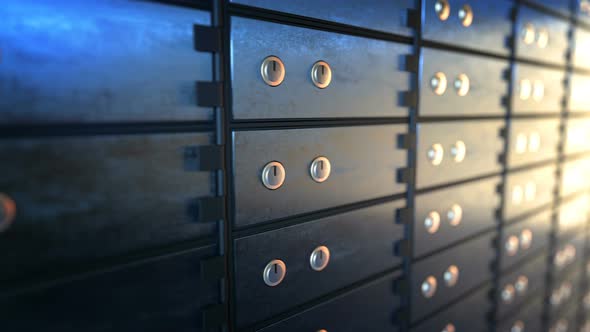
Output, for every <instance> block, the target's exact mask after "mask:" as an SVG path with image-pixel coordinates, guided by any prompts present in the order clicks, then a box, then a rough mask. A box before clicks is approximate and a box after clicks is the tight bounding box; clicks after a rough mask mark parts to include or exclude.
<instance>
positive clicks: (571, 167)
mask: <svg viewBox="0 0 590 332" xmlns="http://www.w3.org/2000/svg"><path fill="white" fill-rule="evenodd" d="M589 169H590V158H585V159H578V160H573V161H568V162H565V163H564V164H563V166H562V170H561V173H562V175H561V191H560V194H561V195H562V196H569V195H571V194H575V193H579V192H582V191H587V190H588V189H589V188H590V177H588V170H589Z"/></svg>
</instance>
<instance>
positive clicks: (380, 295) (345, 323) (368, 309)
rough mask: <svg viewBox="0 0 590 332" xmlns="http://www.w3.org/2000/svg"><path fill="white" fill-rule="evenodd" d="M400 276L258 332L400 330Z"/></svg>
mask: <svg viewBox="0 0 590 332" xmlns="http://www.w3.org/2000/svg"><path fill="white" fill-rule="evenodd" d="M400 276H401V272H399V271H397V272H394V273H393V274H392V275H389V276H387V277H385V278H381V279H379V280H377V281H374V282H371V283H367V284H364V285H362V286H360V287H359V288H356V289H354V290H352V291H350V292H347V293H344V294H342V295H340V296H337V297H335V298H332V299H330V300H328V301H326V302H322V303H320V304H318V305H315V306H313V307H311V308H309V309H307V310H305V311H303V312H300V313H298V314H296V315H293V316H291V317H289V318H286V319H284V320H281V321H279V322H277V323H274V324H272V325H270V326H268V327H266V328H263V329H261V330H257V331H259V332H301V331H317V330H318V328H323V329H325V330H327V331H339V332H358V331H390V332H398V331H400V327H399V326H397V325H395V323H394V321H393V319H392V317H393V315H394V313H395V312H396V311H397V310H398V309H400V306H401V299H400V297H399V296H397V295H395V293H394V290H393V284H394V282H395V280H396V279H397V278H398V277H400ZM351 308H353V310H351ZM344 313H345V314H344Z"/></svg>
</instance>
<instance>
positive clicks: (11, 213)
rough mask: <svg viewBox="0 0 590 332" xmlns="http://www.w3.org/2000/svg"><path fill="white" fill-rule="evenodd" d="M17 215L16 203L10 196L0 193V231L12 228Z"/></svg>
mask: <svg viewBox="0 0 590 332" xmlns="http://www.w3.org/2000/svg"><path fill="white" fill-rule="evenodd" d="M15 217H16V203H15V202H14V200H13V199H12V198H10V196H8V195H6V194H4V193H0V233H2V232H3V231H5V230H7V229H8V228H10V226H11V225H12V223H13V222H14V218H15Z"/></svg>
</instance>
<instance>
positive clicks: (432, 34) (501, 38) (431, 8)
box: [422, 0, 514, 55]
mask: <svg viewBox="0 0 590 332" xmlns="http://www.w3.org/2000/svg"><path fill="white" fill-rule="evenodd" d="M422 1H423V8H422V10H423V14H422V17H423V23H422V37H423V38H424V39H425V40H428V41H434V42H437V43H445V44H450V45H452V46H459V47H466V48H470V49H474V50H478V51H487V52H492V53H497V54H503V55H508V54H509V53H510V48H509V47H508V44H507V38H508V37H509V36H510V35H511V29H512V22H511V21H510V13H511V11H512V8H513V6H514V3H513V2H512V1H507V0H494V1H471V2H469V3H466V2H465V1H460V0H449V1H448V3H449V6H450V12H449V15H448V16H447V18H446V19H444V20H442V19H441V18H439V16H438V15H437V11H436V3H437V0H422ZM464 5H469V6H470V7H471V10H472V13H473V20H472V22H471V24H470V25H469V26H464V25H463V23H462V21H461V19H460V18H459V15H458V13H459V9H460V8H462V7H463V6H464ZM443 17H444V16H443Z"/></svg>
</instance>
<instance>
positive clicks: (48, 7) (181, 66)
mask: <svg viewBox="0 0 590 332" xmlns="http://www.w3.org/2000/svg"><path fill="white" fill-rule="evenodd" d="M0 16H1V17H2V20H0V47H2V61H1V67H2V69H1V70H0V95H1V96H2V98H0V124H13V123H22V124H31V123H35V124H37V123H72V122H74V123H81V122H84V123H91V122H92V123H95V122H147V121H180V120H205V119H210V118H211V117H212V111H211V110H210V109H207V108H201V107H197V106H196V92H195V81H198V80H205V81H207V80H211V78H212V68H211V67H212V58H211V55H209V54H207V53H197V52H196V51H195V50H194V48H193V25H194V24H209V17H210V14H209V13H207V12H204V11H201V10H194V9H186V8H182V7H175V6H170V5H162V4H155V3H148V2H131V1H121V0H108V1H77V2H76V1H65V0H57V1H34V0H22V1H8V2H6V1H5V2H3V4H2V6H1V8H0Z"/></svg>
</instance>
